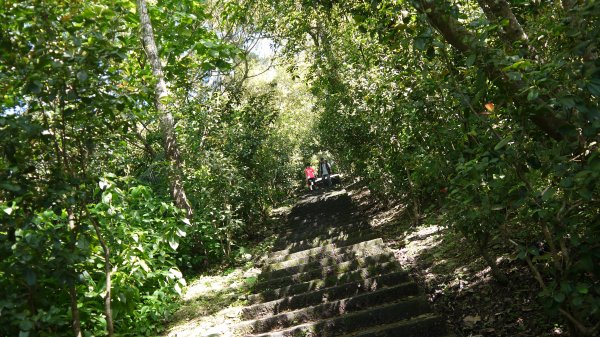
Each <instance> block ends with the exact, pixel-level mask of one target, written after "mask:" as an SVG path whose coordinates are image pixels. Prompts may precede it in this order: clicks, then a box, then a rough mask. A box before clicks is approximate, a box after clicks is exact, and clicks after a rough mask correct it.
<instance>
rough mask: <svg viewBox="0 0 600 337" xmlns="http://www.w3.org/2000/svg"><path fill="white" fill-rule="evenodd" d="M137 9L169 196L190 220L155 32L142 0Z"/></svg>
mask: <svg viewBox="0 0 600 337" xmlns="http://www.w3.org/2000/svg"><path fill="white" fill-rule="evenodd" d="M137 10H138V14H139V16H140V24H141V30H140V33H141V35H142V41H143V44H144V50H145V51H146V56H147V57H148V60H149V61H150V65H151V67H152V74H153V75H154V77H155V79H156V85H155V87H154V106H155V107H156V110H157V111H158V113H159V114H160V116H161V118H160V127H161V130H162V133H163V136H164V148H165V155H166V158H167V160H168V162H169V175H170V177H169V180H170V185H171V196H172V197H173V200H174V201H175V205H176V206H177V207H179V208H181V209H184V210H185V212H186V215H187V217H188V219H190V220H191V218H192V216H193V209H192V206H191V204H190V202H189V200H188V198H187V196H186V194H185V190H184V187H183V177H182V175H183V173H182V171H183V170H182V169H181V158H180V154H179V146H178V144H177V138H176V135H175V120H174V118H173V115H172V114H171V112H170V111H169V110H168V109H167V107H166V106H165V103H164V102H163V100H164V99H165V98H166V97H168V96H169V93H168V90H167V85H166V83H165V77H164V74H163V69H162V64H161V61H160V57H159V55H158V48H157V47H156V43H155V42H154V32H153V30H152V23H151V22H150V16H149V15H148V8H147V6H146V1H145V0H137Z"/></svg>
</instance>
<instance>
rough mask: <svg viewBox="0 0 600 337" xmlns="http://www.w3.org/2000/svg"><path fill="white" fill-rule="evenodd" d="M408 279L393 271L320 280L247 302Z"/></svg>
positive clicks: (385, 284) (373, 285)
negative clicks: (342, 279)
mask: <svg viewBox="0 0 600 337" xmlns="http://www.w3.org/2000/svg"><path fill="white" fill-rule="evenodd" d="M408 279H409V277H408V273H407V272H405V271H395V272H391V273H386V274H382V275H378V276H373V277H369V278H365V279H361V278H360V275H359V277H358V278H356V279H352V280H349V281H348V282H344V283H337V284H336V283H333V284H327V283H324V282H322V281H321V280H314V281H310V282H304V283H300V284H294V285H289V286H286V287H282V288H278V289H269V290H266V291H264V292H262V293H259V294H253V295H250V296H248V298H247V300H248V303H249V304H257V303H261V302H270V301H274V300H277V299H281V298H283V297H286V296H294V295H298V294H302V293H309V292H313V291H319V290H325V291H327V290H328V289H332V288H335V287H337V286H341V287H344V286H348V287H350V288H356V289H360V288H366V289H370V288H373V287H378V286H382V287H385V286H391V285H394V284H399V283H403V282H406V281H407V280H408Z"/></svg>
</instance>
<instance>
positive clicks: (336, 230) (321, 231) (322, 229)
mask: <svg viewBox="0 0 600 337" xmlns="http://www.w3.org/2000/svg"><path fill="white" fill-rule="evenodd" d="M369 228H371V226H370V225H369V224H368V223H367V222H365V221H360V222H346V223H345V224H344V225H341V226H332V225H331V224H326V225H318V226H316V227H314V228H311V226H308V228H307V226H305V225H302V224H297V225H294V227H292V228H291V229H289V230H286V231H282V232H280V233H279V238H278V240H277V241H276V242H275V246H277V245H281V244H282V243H285V242H287V243H290V242H296V241H299V240H307V239H312V238H315V237H318V236H335V235H338V234H341V233H343V232H354V231H357V230H361V229H369ZM277 249H279V248H277Z"/></svg>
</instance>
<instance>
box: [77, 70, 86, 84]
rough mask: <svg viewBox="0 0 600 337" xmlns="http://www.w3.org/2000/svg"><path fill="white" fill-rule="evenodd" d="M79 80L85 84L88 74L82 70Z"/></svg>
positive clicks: (78, 73) (79, 72)
mask: <svg viewBox="0 0 600 337" xmlns="http://www.w3.org/2000/svg"><path fill="white" fill-rule="evenodd" d="M77 79H78V80H79V81H80V82H85V81H87V79H88V75H87V73H86V72H85V71H83V70H80V71H78V72H77Z"/></svg>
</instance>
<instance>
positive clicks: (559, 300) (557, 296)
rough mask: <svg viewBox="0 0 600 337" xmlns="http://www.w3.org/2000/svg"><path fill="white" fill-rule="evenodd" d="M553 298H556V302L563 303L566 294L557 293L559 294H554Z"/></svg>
mask: <svg viewBox="0 0 600 337" xmlns="http://www.w3.org/2000/svg"><path fill="white" fill-rule="evenodd" d="M553 298H554V300H555V301H556V302H558V303H562V302H564V301H565V294H563V293H557V294H554V296H553Z"/></svg>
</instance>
